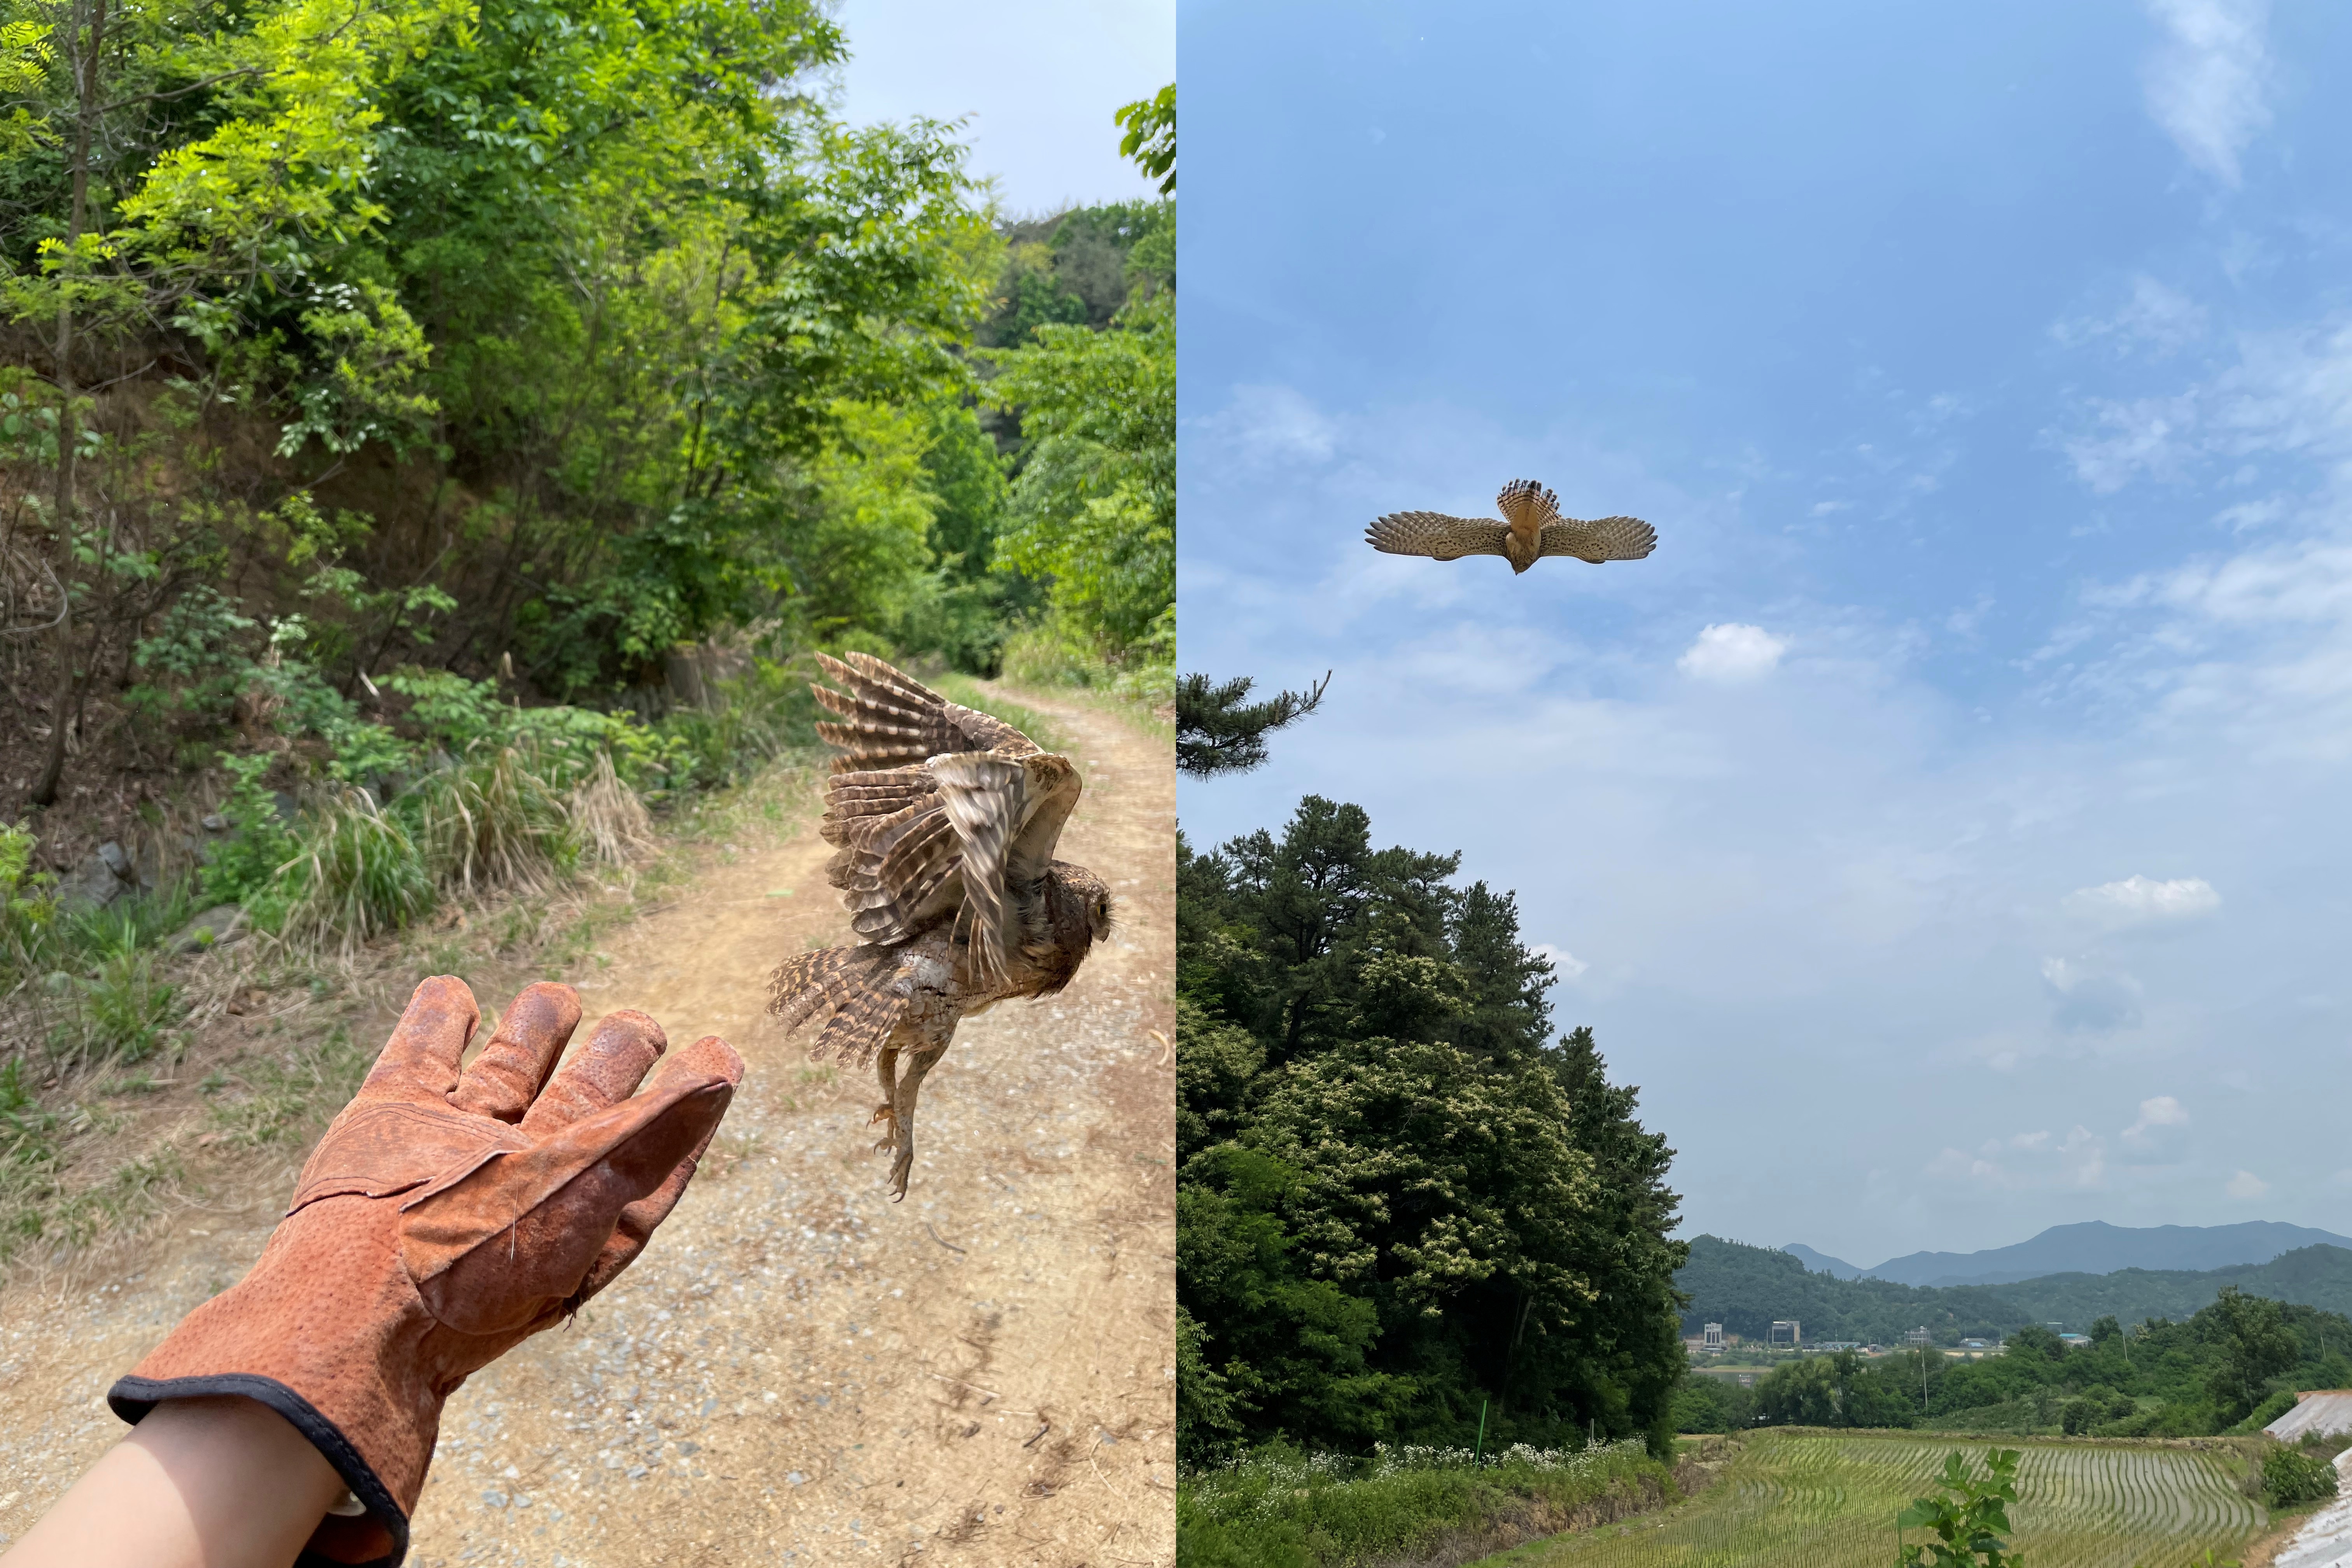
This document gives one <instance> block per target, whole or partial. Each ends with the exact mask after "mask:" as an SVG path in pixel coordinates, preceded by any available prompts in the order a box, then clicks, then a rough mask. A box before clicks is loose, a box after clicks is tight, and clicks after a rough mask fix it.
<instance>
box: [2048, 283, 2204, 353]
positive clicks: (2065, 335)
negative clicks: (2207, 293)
mask: <svg viewBox="0 0 2352 1568" xmlns="http://www.w3.org/2000/svg"><path fill="white" fill-rule="evenodd" d="M2205 323H2206V312H2205V307H2204V306H2202V305H2200V304H2199V303H2198V302H2197V301H2196V300H2192V299H2190V298H2189V296H2188V295H2186V294H2184V293H2182V292H2181V291H2180V290H2179V289H2171V288H2168V287H2166V286H2165V285H2164V284H2162V283H2159V282H2158V281H2157V280H2156V279H2153V278H2150V277H2149V276H2148V275H2147V274H2146V273H2145V272H2143V273H2140V274H2139V275H2137V277H2135V278H2134V279H2132V284H2131V298H2129V299H2128V300H2125V301H2124V303H2123V306H2122V308H2121V309H2119V310H2116V313H2115V314H2114V315H2112V316H2105V317H2084V318H2080V319H2077V320H2074V321H2060V322H2058V323H2057V324H2056V325H2054V326H2053V327H2052V328H2051V329H2050V335H2051V336H2052V337H2053V338H2055V339H2056V340H2057V341H2058V342H2059V343H2060V344H2061V345H2062V346H2063V347H2066V348H2075V347H2079V346H2080V345H2082V344H2084V343H2091V342H2106V343H2109V344H2110V345H2112V346H2113V347H2114V348H2115V349H2116V352H2117V353H2129V352H2131V351H2133V350H2142V351H2145V352H2147V353H2151V354H2156V355H2159V356H2160V355H2163V354H2168V353H2174V352H2175V351H2177V350H2179V349H2183V348H2186V347H2188V346H2189V344H2190V343H2193V342H2197V341H2198V340H2199V339H2200V338H2202V337H2203V336H2204V335H2205Z"/></svg>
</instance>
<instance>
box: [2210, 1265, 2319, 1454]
mask: <svg viewBox="0 0 2352 1568" xmlns="http://www.w3.org/2000/svg"><path fill="white" fill-rule="evenodd" d="M2210 1314H2211V1316H2212V1319H2213V1329H2214V1337H2215V1338H2216V1340H2217V1341H2218V1342H2219V1344H2220V1349H2221V1358H2220V1360H2219V1362H2218V1363H2216V1364H2215V1366H2214V1368H2213V1370H2212V1373H2210V1376H2209V1377H2208V1379H2207V1382H2206V1391H2207V1392H2208V1393H2209V1394H2211V1395H2212V1399H2213V1404H2214V1405H2215V1407H2216V1409H2217V1410H2218V1411H2219V1412H2220V1418H2221V1422H2222V1424H2223V1425H2225V1426H2226V1425H2228V1424H2230V1423H2231V1422H2234V1421H2236V1420H2237V1419H2238V1418H2239V1417H2240V1416H2242V1415H2245V1414H2246V1413H2247V1412H2249V1411H2251V1410H2252V1409H2253V1407H2254V1406H2255V1405H2259V1404H2261V1403H2262V1400H2263V1394H2265V1393H2266V1392H2267V1390H2266V1388H2265V1386H2264V1385H2265V1384H2268V1383H2269V1382H2270V1380H2271V1379H2272V1378H2273V1377H2276V1376H2278V1375H2279V1374H2280V1373H2284V1372H2286V1371H2288V1370H2289V1369H2290V1368H2292V1367H2293V1366H2294V1363H2295V1361H2296V1359H2297V1354H2296V1352H2297V1350H2298V1348H2299V1347H2298V1345H2297V1343H2296V1340H2295V1336H2294V1331H2293V1330H2292V1329H2290V1328H2288V1327H2287V1325H2286V1321H2285V1317H2284V1314H2283V1313H2282V1312H2281V1311H2280V1310H2279V1304H2278V1303H2277V1302H2276V1301H2273V1300H2269V1299H2267V1298H2265V1297H2262V1296H2249V1295H2247V1294H2246V1293H2245V1292H2244V1291H2242V1290H2241V1289H2238V1288H2237V1287H2236V1286H2234V1285H2230V1286H2224V1287H2223V1288H2222V1290H2221V1296H2220V1297H2219V1299H2217V1300H2215V1301H2214V1303H2213V1305H2212V1307H2211V1308H2210Z"/></svg>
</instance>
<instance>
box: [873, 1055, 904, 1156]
mask: <svg viewBox="0 0 2352 1568" xmlns="http://www.w3.org/2000/svg"><path fill="white" fill-rule="evenodd" d="M874 1073H875V1076H876V1077H877V1078H878V1079H881V1080H882V1103H881V1104H879V1105H877V1106H876V1107H875V1108H874V1114H873V1115H872V1116H870V1117H868V1118H867V1119H866V1125H867V1126H868V1127H877V1126H878V1127H880V1128H881V1129H882V1136H881V1138H880V1140H879V1141H877V1142H876V1143H875V1145H874V1152H876V1153H877V1154H879V1153H880V1152H882V1151H883V1150H885V1149H887V1148H890V1147H892V1146H893V1145H895V1144H896V1143H897V1142H898V1111H897V1110H896V1109H894V1108H895V1107H896V1105H897V1103H898V1047H896V1046H885V1047H882V1049H881V1051H880V1053H879V1054H878V1055H877V1056H876V1057H875V1058H874Z"/></svg>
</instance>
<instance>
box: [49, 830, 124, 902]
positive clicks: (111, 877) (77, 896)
mask: <svg viewBox="0 0 2352 1568" xmlns="http://www.w3.org/2000/svg"><path fill="white" fill-rule="evenodd" d="M108 847H109V848H111V849H112V850H113V851H114V852H115V854H116V855H118V856H120V855H121V853H122V849H121V846H120V845H109V846H108ZM129 890H130V889H128V888H127V887H126V886H125V885H124V884H123V880H122V879H121V878H120V877H118V876H116V875H115V874H114V869H113V868H112V867H110V866H109V865H108V864H107V863H106V861H105V860H104V859H103V858H100V856H97V855H92V856H90V857H89V858H88V859H86V860H84V861H83V862H82V863H81V864H80V865H79V866H76V867H75V868H73V870H72V871H71V872H69V873H68V875H67V876H66V877H65V879H63V880H61V881H59V882H58V908H59V909H61V910H65V911H66V912H67V913H68V914H87V913H89V911H90V910H102V909H104V908H105V907H106V906H107V905H109V904H110V903H112V902H114V900H117V899H119V898H121V896H122V895H123V894H124V893H125V892H128V891H129Z"/></svg>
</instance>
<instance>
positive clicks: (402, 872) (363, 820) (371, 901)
mask: <svg viewBox="0 0 2352 1568" xmlns="http://www.w3.org/2000/svg"><path fill="white" fill-rule="evenodd" d="M433 884H434V877H433V873H432V869H431V868H429V867H428V866H427V865H426V864H425V856H424V855H423V853H422V852H420V851H419V850H418V848H417V847H416V840H415V837H412V836H411V835H410V833H409V831H408V827H407V826H406V825H405V824H404V823H403V822H402V821H401V820H400V818H399V817H398V816H395V815H394V814H392V813H390V812H386V811H384V810H383V809H382V808H381V807H379V806H378V805H376V803H375V797H374V796H373V795H370V794H369V793H368V792H367V791H366V790H364V789H361V788H359V787H357V786H356V785H347V786H346V787H344V788H343V789H342V790H341V792H339V793H338V794H337V795H335V796H334V797H333V798H332V799H331V800H330V801H329V802H328V803H327V804H326V805H325V806H324V807H322V808H321V809H320V810H319V811H318V812H316V813H315V814H313V815H312V816H309V817H308V818H306V819H305V821H304V824H303V832H302V835H301V839H300V847H299V848H298V849H297V851H296V852H295V855H294V858H292V859H291V860H290V861H289V862H288V863H287V866H286V869H285V875H284V879H283V886H284V891H285V898H286V906H287V907H286V917H285V924H284V925H283V927H282V928H281V931H282V934H284V935H285V936H286V937H287V938H288V939H289V940H290V941H293V942H299V943H302V944H305V945H310V946H316V947H325V946H327V945H329V944H330V943H340V944H341V946H342V947H343V948H344V949H345V950H346V951H349V949H350V948H351V946H352V943H354V942H365V941H366V940H367V939H369V938H370V937H373V936H375V935H377V934H378V933H379V932H383V931H393V930H396V929H397V928H399V927H401V926H404V925H406V924H407V923H408V922H409V921H413V920H415V919H416V918H417V917H418V916H419V915H422V914H424V913H425V911H426V910H430V909H431V908H432V907H433V897H434V886H433Z"/></svg>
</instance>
